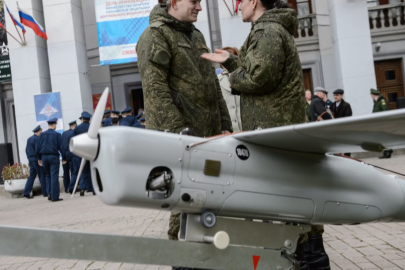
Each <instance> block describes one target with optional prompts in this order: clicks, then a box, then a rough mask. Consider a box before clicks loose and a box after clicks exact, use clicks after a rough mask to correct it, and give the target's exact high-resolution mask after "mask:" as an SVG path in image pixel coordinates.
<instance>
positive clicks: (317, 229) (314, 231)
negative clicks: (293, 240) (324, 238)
mask: <svg viewBox="0 0 405 270" xmlns="http://www.w3.org/2000/svg"><path fill="white" fill-rule="evenodd" d="M323 232H324V229H323V225H311V231H309V232H308V233H306V234H302V235H301V236H300V239H299V240H298V244H302V243H306V242H308V235H322V234H323Z"/></svg>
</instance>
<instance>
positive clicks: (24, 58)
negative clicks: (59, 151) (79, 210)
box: [5, 0, 51, 163]
mask: <svg viewBox="0 0 405 270" xmlns="http://www.w3.org/2000/svg"><path fill="white" fill-rule="evenodd" d="M7 4H8V8H9V9H10V11H11V12H12V13H13V15H14V16H16V17H17V18H18V10H17V6H16V2H15V1H7ZM18 4H19V5H20V8H22V9H23V10H25V11H27V12H28V13H30V14H32V15H33V16H34V17H35V19H36V20H37V21H38V22H39V23H40V24H41V25H44V15H43V8H42V0H19V1H18ZM5 18H6V25H7V28H8V30H9V31H10V33H11V34H12V35H13V36H15V37H17V38H18V39H19V37H18V34H17V32H16V30H15V28H14V25H13V22H12V20H11V19H10V16H9V15H8V14H5ZM26 30H27V33H26V35H25V37H26V41H27V45H26V46H21V45H20V44H18V43H17V42H16V41H15V40H14V39H13V38H11V37H10V36H9V38H8V44H9V49H10V64H11V73H12V81H13V92H14V104H15V114H16V122H17V135H18V147H19V154H20V162H22V163H28V161H27V157H26V154H25V147H26V144H27V139H28V138H29V137H30V136H32V134H33V133H32V130H33V129H34V128H35V126H36V117H35V105H34V95H37V94H41V93H47V92H51V82H50V75H49V65H48V53H47V44H46V41H45V40H44V39H42V38H40V37H37V36H36V35H35V33H34V32H33V31H32V30H31V29H29V28H26Z"/></svg>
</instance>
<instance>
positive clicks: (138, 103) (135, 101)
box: [129, 88, 145, 115]
mask: <svg viewBox="0 0 405 270" xmlns="http://www.w3.org/2000/svg"><path fill="white" fill-rule="evenodd" d="M129 99H130V101H131V107H132V111H133V113H134V114H135V115H137V114H138V110H139V109H144V108H145V103H144V100H143V91H142V88H137V89H130V91H129Z"/></svg>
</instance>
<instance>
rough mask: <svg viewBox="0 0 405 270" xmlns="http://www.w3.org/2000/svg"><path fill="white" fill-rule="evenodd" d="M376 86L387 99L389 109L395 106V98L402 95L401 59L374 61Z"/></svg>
mask: <svg viewBox="0 0 405 270" xmlns="http://www.w3.org/2000/svg"><path fill="white" fill-rule="evenodd" d="M374 67H375V75H376V78H377V88H378V90H379V91H380V92H381V94H383V95H384V97H385V98H386V99H387V101H388V106H389V109H390V110H394V109H396V108H397V98H399V97H403V96H404V80H403V73H402V72H403V71H402V60H389V61H378V62H375V63H374Z"/></svg>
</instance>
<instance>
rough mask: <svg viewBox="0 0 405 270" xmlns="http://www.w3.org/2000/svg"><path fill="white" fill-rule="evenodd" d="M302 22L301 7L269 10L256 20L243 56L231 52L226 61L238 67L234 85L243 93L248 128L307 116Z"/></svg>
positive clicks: (293, 121) (234, 68)
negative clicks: (297, 37) (299, 42)
mask: <svg viewBox="0 0 405 270" xmlns="http://www.w3.org/2000/svg"><path fill="white" fill-rule="evenodd" d="M297 27H298V20H297V14H296V12H295V10H293V9H272V10H268V11H266V12H265V13H264V14H263V15H262V16H261V17H260V18H259V19H258V20H257V21H255V22H254V23H253V24H252V29H251V31H250V34H249V36H248V38H247V39H246V41H245V43H244V44H243V46H242V48H241V50H240V53H239V57H237V56H234V55H231V56H230V58H228V59H227V60H226V61H225V63H224V64H223V65H224V66H225V67H226V68H227V69H228V70H229V71H230V72H232V74H231V77H230V83H231V85H232V88H233V89H235V90H237V91H239V92H240V93H241V115H242V126H243V129H244V130H253V129H256V128H259V127H260V128H270V127H278V126H285V125H292V124H298V123H304V122H305V115H306V113H305V107H306V105H305V90H304V80H303V74H302V69H301V62H300V59H299V56H298V52H297V48H296V46H295V42H294V37H293V35H294V33H295V32H296V30H297Z"/></svg>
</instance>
